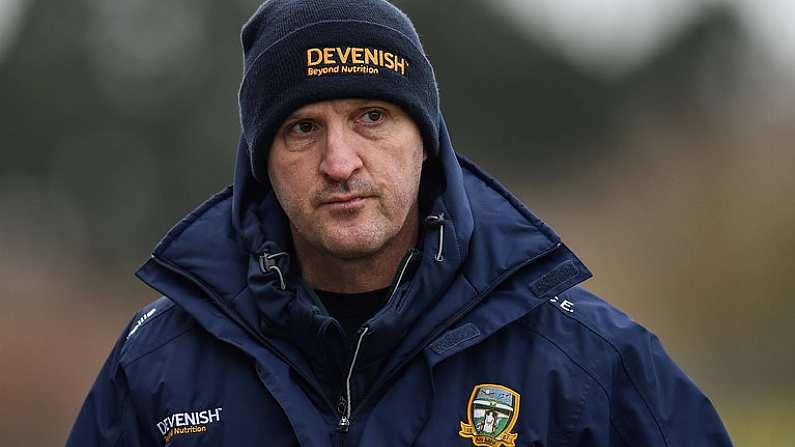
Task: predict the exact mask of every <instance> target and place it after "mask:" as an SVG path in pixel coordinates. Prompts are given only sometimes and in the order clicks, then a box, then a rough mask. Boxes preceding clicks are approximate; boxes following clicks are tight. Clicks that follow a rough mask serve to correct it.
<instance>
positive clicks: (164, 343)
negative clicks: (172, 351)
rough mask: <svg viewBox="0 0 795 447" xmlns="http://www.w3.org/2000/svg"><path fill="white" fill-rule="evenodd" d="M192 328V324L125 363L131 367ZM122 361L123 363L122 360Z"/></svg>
mask: <svg viewBox="0 0 795 447" xmlns="http://www.w3.org/2000/svg"><path fill="white" fill-rule="evenodd" d="M191 329H193V328H192V327H190V326H189V327H187V328H185V329H184V330H182V331H180V332H178V333H177V334H176V335H174V336H172V337H171V338H169V339H167V340H166V341H164V342H163V343H161V344H159V345H157V346H155V347H154V348H151V349H149V350H148V351H146V352H144V353H142V354H140V355H138V356H137V357H135V358H133V359H132V360H129V361H127V362H124V365H125V366H127V367H129V366H132V364H133V363H135V362H137V361H138V360H140V359H142V358H144V357H146V356H147V355H149V354H151V353H153V352H155V351H157V350H159V349H160V348H163V347H164V346H166V345H168V344H170V343H171V342H173V341H174V340H176V339H177V338H179V337H181V336H183V335H185V334H186V333H187V332H189V331H190V330H191ZM120 363H121V362H120Z"/></svg>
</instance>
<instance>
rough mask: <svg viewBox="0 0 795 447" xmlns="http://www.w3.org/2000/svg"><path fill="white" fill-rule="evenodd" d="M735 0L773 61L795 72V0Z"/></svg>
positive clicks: (750, 28) (792, 72) (750, 27)
mask: <svg viewBox="0 0 795 447" xmlns="http://www.w3.org/2000/svg"><path fill="white" fill-rule="evenodd" d="M732 3H735V4H736V7H737V9H738V11H739V12H740V13H741V14H742V16H743V17H744V19H745V20H746V24H747V25H748V28H749V30H750V31H751V32H752V33H753V34H754V37H756V38H758V39H759V41H760V42H761V43H762V47H763V48H765V49H767V50H768V52H769V55H770V56H771V57H772V58H773V61H774V62H776V63H777V64H779V65H781V66H782V67H784V68H786V69H788V71H789V72H790V73H791V74H793V75H795V1H792V0H734V1H733V2H732Z"/></svg>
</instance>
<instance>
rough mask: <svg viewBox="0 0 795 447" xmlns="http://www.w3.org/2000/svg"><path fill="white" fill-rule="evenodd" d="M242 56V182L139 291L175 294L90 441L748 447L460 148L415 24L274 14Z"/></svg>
mask: <svg viewBox="0 0 795 447" xmlns="http://www.w3.org/2000/svg"><path fill="white" fill-rule="evenodd" d="M242 42H243V47H244V53H245V74H244V77H243V82H242V84H241V88H240V98H239V99H240V114H241V121H242V128H243V135H242V137H241V141H240V144H239V147H238V160H237V167H236V172H235V181H234V185H233V186H232V187H230V188H228V189H226V190H224V191H222V192H221V193H219V194H217V195H215V196H214V197H212V198H211V199H210V200H209V201H207V202H206V203H205V204H204V205H202V206H201V207H199V208H198V209H197V210H196V211H194V212H193V213H191V214H190V215H189V216H187V217H186V218H185V219H184V220H183V221H182V222H180V223H179V224H178V225H177V226H175V227H174V228H173V229H172V230H171V231H170V232H169V233H168V235H166V237H165V238H164V239H163V240H162V241H161V242H160V244H159V245H158V246H157V248H156V249H155V251H154V253H153V255H152V258H151V259H150V260H149V261H148V262H147V263H146V264H145V265H144V266H143V267H142V268H141V270H140V271H139V272H138V276H139V277H140V278H141V279H142V280H143V281H145V282H146V283H147V284H149V285H150V286H152V287H153V288H154V289H156V290H158V291H160V292H161V293H162V294H163V295H164V296H163V297H162V298H161V299H159V300H157V301H155V302H154V303H152V304H150V305H149V306H146V307H145V308H144V309H143V310H141V312H140V313H139V314H138V315H136V316H135V317H134V318H133V320H132V322H131V323H130V326H129V327H128V328H127V329H126V330H125V331H124V333H123V334H122V336H121V338H120V339H119V341H118V342H117V344H116V346H115V348H114V349H113V351H112V353H111V354H110V357H109V359H108V361H107V362H106V364H105V366H104V367H103V369H102V371H101V372H100V375H99V377H98V379H97V382H96V384H95V385H94V388H93V389H92V391H91V392H90V394H89V396H88V398H87V399H86V402H85V404H84V406H83V409H82V411H81V413H80V415H79V417H78V419H77V422H76V424H75V426H74V428H73V430H72V433H71V435H70V438H69V440H68V441H67V445H69V446H89V445H109V446H110V445H113V446H139V445H146V446H150V445H151V446H156V445H228V446H248V445H252V446H253V445H269V446H270V445H273V446H294V445H301V446H326V445H328V446H331V445H351V446H356V445H367V446H373V445H377V446H409V445H416V446H467V445H477V446H514V445H519V446H529V445H538V446H541V445H544V446H550V445H552V446H561V445H567V446H686V445H687V446H691V445H692V446H725V445H730V441H729V439H728V437H727V435H726V432H725V430H724V428H723V426H722V424H721V422H720V419H719V418H718V415H717V414H716V413H715V411H714V409H713V408H712V406H711V404H710V402H709V400H707V398H706V397H704V395H703V394H702V393H701V392H700V391H699V390H698V389H697V388H696V386H695V385H694V384H693V383H692V382H691V381H690V380H689V379H688V378H687V377H686V376H685V375H684V374H683V373H682V372H681V371H680V370H679V369H678V368H677V367H676V366H675V365H674V364H673V363H672V361H671V360H670V359H669V358H668V357H667V356H666V354H665V353H664V351H663V350H662V348H661V346H660V344H659V343H658V341H657V339H656V338H655V337H654V336H653V335H651V334H650V333H648V332H647V331H646V330H644V329H643V328H641V327H640V326H638V325H637V324H635V323H633V322H632V321H631V320H630V319H629V318H628V317H626V316H625V315H624V314H622V313H620V312H619V311H617V310H616V309H614V308H613V307H611V306H610V305H608V304H606V303H605V302H604V301H602V300H600V299H599V298H597V297H595V296H594V295H592V294H590V293H589V292H587V291H585V290H584V289H581V288H579V287H577V284H579V283H580V282H582V281H584V280H585V279H587V278H589V277H590V276H591V275H590V272H589V271H588V269H587V268H586V267H585V266H584V265H583V264H582V263H581V262H580V260H579V259H577V258H576V257H575V255H574V254H573V253H572V252H571V251H570V250H569V249H568V248H567V247H566V246H565V245H564V244H563V243H562V242H561V240H560V238H559V237H558V236H557V235H556V234H555V233H554V232H553V231H552V230H551V229H550V228H549V227H547V226H546V225H544V224H543V223H542V222H541V221H540V220H539V219H537V218H536V217H535V216H533V215H532V214H531V213H530V212H529V211H528V210H527V209H526V208H525V207H524V206H523V205H522V204H521V203H520V202H519V200H517V199H516V198H515V197H514V196H513V195H512V194H511V193H510V192H508V191H507V190H505V189H504V188H503V187H502V186H500V185H499V184H498V183H497V182H496V181H495V180H494V179H492V178H491V177H489V176H487V175H486V174H484V173H483V172H482V171H481V170H480V169H478V168H477V167H476V166H475V165H473V164H472V163H471V162H469V161H467V160H465V159H463V158H461V157H459V156H458V155H457V154H456V153H455V152H454V150H453V148H452V146H451V143H450V138H449V136H448V134H447V130H446V128H445V125H444V121H443V120H442V117H441V115H440V113H439V105H438V98H437V88H436V81H435V79H434V75H433V70H432V68H431V65H430V62H429V61H428V59H427V58H426V56H425V54H424V51H423V49H422V46H421V44H420V40H419V38H418V37H417V34H416V32H415V30H414V28H413V25H412V24H411V22H410V21H409V19H408V18H407V17H406V16H405V15H404V14H403V13H402V12H400V11H399V10H397V9H396V8H395V7H393V6H392V5H390V4H388V3H386V2H385V1H382V0H357V1H351V0H349V1H343V0H323V1H321V0H271V1H269V2H266V3H265V4H264V5H262V6H261V7H260V8H259V10H258V11H257V12H256V13H255V14H254V16H253V17H252V18H251V20H250V21H249V22H248V23H247V24H246V25H245V27H244V28H243V32H242ZM485 415H489V416H488V417H487V418H488V419H484V417H485ZM495 415H500V416H499V418H497V417H496V416H495Z"/></svg>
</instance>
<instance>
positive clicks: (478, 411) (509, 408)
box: [458, 383, 520, 447]
mask: <svg viewBox="0 0 795 447" xmlns="http://www.w3.org/2000/svg"><path fill="white" fill-rule="evenodd" d="M519 398H520V396H519V393H517V392H516V391H514V390H512V389H510V388H508V387H505V386H502V385H494V384H491V383H484V384H481V385H476V386H475V388H474V389H473V390H472V395H471V396H469V404H467V422H468V423H467V422H463V421H462V422H461V431H459V432H458V434H459V436H461V437H462V438H472V443H473V444H475V445H476V446H485V447H500V446H506V447H514V445H515V443H514V441H516V436H517V435H516V433H511V430H512V429H513V426H514V425H515V424H516V419H517V418H518V417H519Z"/></svg>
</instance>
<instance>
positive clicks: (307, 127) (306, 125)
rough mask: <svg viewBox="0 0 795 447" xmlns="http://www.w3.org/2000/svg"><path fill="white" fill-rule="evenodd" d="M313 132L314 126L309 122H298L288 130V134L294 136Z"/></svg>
mask: <svg viewBox="0 0 795 447" xmlns="http://www.w3.org/2000/svg"><path fill="white" fill-rule="evenodd" d="M313 130H315V124H314V123H312V122H311V121H299V122H297V123H295V124H293V125H292V126H290V128H289V132H290V133H292V134H294V135H299V136H301V135H307V134H309V133H310V132H312V131H313Z"/></svg>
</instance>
